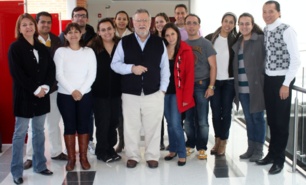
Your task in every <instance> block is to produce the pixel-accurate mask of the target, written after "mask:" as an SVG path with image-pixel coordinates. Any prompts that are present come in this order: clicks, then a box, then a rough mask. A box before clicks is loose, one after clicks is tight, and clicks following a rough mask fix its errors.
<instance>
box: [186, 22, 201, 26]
mask: <svg viewBox="0 0 306 185" xmlns="http://www.w3.org/2000/svg"><path fill="white" fill-rule="evenodd" d="M186 25H187V26H191V25H193V26H197V25H199V23H198V22H191V21H188V22H186Z"/></svg>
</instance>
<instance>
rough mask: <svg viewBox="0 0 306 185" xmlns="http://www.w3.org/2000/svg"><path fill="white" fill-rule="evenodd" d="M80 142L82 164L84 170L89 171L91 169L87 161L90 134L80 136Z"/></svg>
mask: <svg viewBox="0 0 306 185" xmlns="http://www.w3.org/2000/svg"><path fill="white" fill-rule="evenodd" d="M78 140H79V152H80V163H81V166H82V168H83V170H88V169H89V168H90V164H89V162H88V160H87V149H88V142H89V135H88V134H78Z"/></svg>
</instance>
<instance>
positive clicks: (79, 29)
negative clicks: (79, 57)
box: [63, 22, 85, 47]
mask: <svg viewBox="0 0 306 185" xmlns="http://www.w3.org/2000/svg"><path fill="white" fill-rule="evenodd" d="M72 28H75V29H76V30H78V31H79V32H80V34H82V31H81V28H80V26H79V25H78V23H73V22H72V23H69V24H67V26H66V28H65V30H64V31H63V32H64V35H67V33H68V32H69V31H70V30H72ZM79 44H80V46H81V47H84V45H85V44H84V41H83V39H82V37H81V39H80V41H79ZM69 45H70V43H69V41H68V40H67V39H66V38H65V43H64V46H69Z"/></svg>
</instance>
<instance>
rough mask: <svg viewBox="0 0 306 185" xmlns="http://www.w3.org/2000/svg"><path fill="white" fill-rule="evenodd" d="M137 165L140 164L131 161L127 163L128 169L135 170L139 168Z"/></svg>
mask: <svg viewBox="0 0 306 185" xmlns="http://www.w3.org/2000/svg"><path fill="white" fill-rule="evenodd" d="M137 163H138V162H137V161H135V160H131V159H130V160H128V161H127V162H126V167H128V168H135V167H136V166H137Z"/></svg>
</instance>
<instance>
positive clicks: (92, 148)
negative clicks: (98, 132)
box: [88, 141, 96, 155]
mask: <svg viewBox="0 0 306 185" xmlns="http://www.w3.org/2000/svg"><path fill="white" fill-rule="evenodd" d="M95 150H96V146H95V143H94V142H92V141H89V143H88V151H89V153H90V154H92V155H95Z"/></svg>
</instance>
